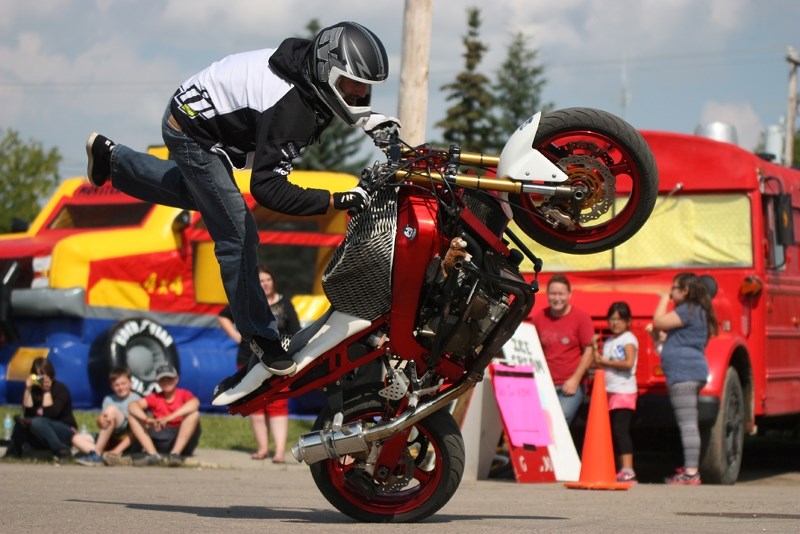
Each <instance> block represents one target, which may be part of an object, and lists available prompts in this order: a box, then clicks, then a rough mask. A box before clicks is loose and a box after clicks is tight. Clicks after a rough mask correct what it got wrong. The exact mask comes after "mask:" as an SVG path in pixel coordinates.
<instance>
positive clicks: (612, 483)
mask: <svg viewBox="0 0 800 534" xmlns="http://www.w3.org/2000/svg"><path fill="white" fill-rule="evenodd" d="M581 462H582V463H581V476H580V479H579V480H578V482H566V483H564V486H566V487H568V488H571V489H608V490H626V489H628V488H630V487H631V485H632V483H630V482H617V475H616V471H615V469H614V444H613V442H612V440H611V420H610V419H609V416H608V397H607V396H606V377H605V373H603V370H602V369H598V370H597V371H596V372H595V374H594V388H593V390H592V400H591V403H590V404H589V422H588V423H587V424H586V437H585V439H584V440H583V454H582V455H581Z"/></svg>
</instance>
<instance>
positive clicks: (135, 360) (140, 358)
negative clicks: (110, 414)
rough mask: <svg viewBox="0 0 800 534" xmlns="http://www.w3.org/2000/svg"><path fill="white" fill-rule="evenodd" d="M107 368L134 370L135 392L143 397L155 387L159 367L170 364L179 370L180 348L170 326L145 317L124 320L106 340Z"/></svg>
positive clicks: (132, 372)
mask: <svg viewBox="0 0 800 534" xmlns="http://www.w3.org/2000/svg"><path fill="white" fill-rule="evenodd" d="M106 350H107V353H106V364H107V365H108V369H109V370H110V369H112V368H114V367H127V368H129V369H130V370H131V374H132V375H133V376H132V381H133V388H132V389H133V391H135V392H136V393H139V394H140V395H142V396H144V395H147V394H149V393H151V392H152V391H153V390H154V389H155V386H156V369H157V368H158V367H159V366H161V365H164V364H170V365H172V366H173V367H175V369H176V370H177V371H178V373H180V367H179V358H178V349H177V348H176V347H175V340H174V339H173V338H172V336H171V335H170V333H169V332H167V329H166V328H164V327H163V326H161V325H160V324H158V323H157V322H155V321H153V320H151V319H146V318H143V317H137V318H131V319H123V320H121V321H119V322H118V323H116V324H115V325H114V326H112V327H111V328H110V329H109V331H108V338H107V342H106Z"/></svg>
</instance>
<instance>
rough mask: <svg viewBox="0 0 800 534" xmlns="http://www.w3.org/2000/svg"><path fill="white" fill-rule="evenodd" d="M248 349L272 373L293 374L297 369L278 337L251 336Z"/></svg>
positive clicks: (280, 374)
mask: <svg viewBox="0 0 800 534" xmlns="http://www.w3.org/2000/svg"><path fill="white" fill-rule="evenodd" d="M250 350H252V351H253V354H255V355H256V356H258V359H259V360H261V364H262V365H263V366H264V367H266V368H267V370H268V371H269V372H270V373H272V374H273V375H278V376H286V375H293V374H294V373H295V372H296V371H297V364H296V363H294V360H292V359H291V358H290V357H289V355H288V354H287V353H286V349H284V348H283V344H282V343H281V340H280V339H267V338H265V337H261V336H253V339H252V340H250Z"/></svg>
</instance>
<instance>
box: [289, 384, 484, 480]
mask: <svg viewBox="0 0 800 534" xmlns="http://www.w3.org/2000/svg"><path fill="white" fill-rule="evenodd" d="M478 378H480V377H473V376H471V375H468V376H467V377H465V378H464V379H463V380H462V381H461V383H460V384H459V385H458V386H455V387H452V388H450V389H449V390H447V391H446V392H445V393H443V394H442V395H440V396H438V397H436V398H434V399H431V400H429V401H428V402H426V403H423V404H421V405H419V406H418V407H417V409H416V410H414V411H408V412H406V413H404V414H403V415H400V416H399V417H397V418H395V419H392V420H391V421H389V422H387V423H383V424H380V425H377V426H374V427H372V428H369V429H366V428H365V427H364V423H363V422H362V421H356V422H355V423H350V424H347V425H343V426H342V427H341V428H339V429H337V430H334V429H324V430H318V431H316V432H309V433H307V434H303V435H302V436H300V439H298V440H297V443H295V444H294V445H292V455H293V456H294V457H295V459H296V460H297V461H298V462H305V463H306V464H308V465H311V464H313V463H316V462H319V461H321V460H328V459H333V458H340V457H342V456H345V455H348V454H357V453H364V452H368V451H369V445H370V443H372V442H373V441H378V440H381V439H385V438H388V437H390V436H394V435H395V434H397V433H398V432H402V431H403V430H405V429H406V428H408V427H409V426H411V425H413V424H414V423H416V422H418V421H420V420H422V419H424V418H425V417H427V416H428V415H430V414H432V413H433V412H435V411H437V410H439V409H441V408H443V407H444V406H446V405H447V404H449V403H450V402H452V401H454V400H456V399H457V398H458V397H460V396H461V395H463V394H464V393H466V392H467V391H468V390H469V389H471V388H473V387H474V386H475V384H476V383H477V381H478Z"/></svg>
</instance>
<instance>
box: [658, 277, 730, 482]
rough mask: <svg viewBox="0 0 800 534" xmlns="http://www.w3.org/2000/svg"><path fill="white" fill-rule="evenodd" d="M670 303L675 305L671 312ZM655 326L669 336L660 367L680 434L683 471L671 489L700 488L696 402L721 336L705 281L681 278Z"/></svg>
mask: <svg viewBox="0 0 800 534" xmlns="http://www.w3.org/2000/svg"><path fill="white" fill-rule="evenodd" d="M670 299H672V301H673V302H674V303H675V308H674V309H673V310H672V311H667V305H668V304H669V301H670ZM653 327H654V328H656V329H657V330H662V331H664V332H666V333H667V339H666V341H664V346H663V348H662V349H661V367H662V369H663V370H664V375H665V376H666V378H667V387H668V388H669V398H670V402H671V403H672V408H673V410H675V419H676V420H677V422H678V428H679V429H680V433H681V442H682V444H683V463H684V466H683V467H681V468H678V470H677V471H676V472H675V474H674V475H672V476H671V477H669V478H667V479H666V480H665V482H666V483H667V484H681V485H698V484H700V473H699V471H698V466H699V464H700V429H699V427H698V423H697V398H698V395H699V393H700V390H701V389H702V388H703V386H704V385H705V383H706V381H707V379H708V362H707V361H706V355H705V348H706V345H707V344H708V339H709V337H711V336H714V335H716V334H717V319H716V316H715V315H714V308H713V307H712V306H711V298H710V296H709V295H708V292H707V290H706V286H705V285H704V284H703V283H702V281H701V279H700V278H699V277H698V276H697V275H695V274H693V273H681V274H679V275H677V276H676V277H675V279H674V280H673V282H672V288H671V289H670V292H669V293H668V294H663V295H662V296H661V300H660V301H659V303H658V306H657V307H656V311H655V314H654V315H653Z"/></svg>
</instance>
